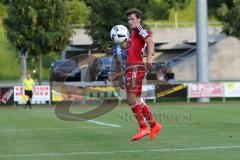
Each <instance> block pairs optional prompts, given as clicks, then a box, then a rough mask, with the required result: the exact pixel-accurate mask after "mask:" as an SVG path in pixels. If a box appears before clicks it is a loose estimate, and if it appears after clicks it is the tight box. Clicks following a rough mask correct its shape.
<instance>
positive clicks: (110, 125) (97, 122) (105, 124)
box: [62, 115, 121, 128]
mask: <svg viewBox="0 0 240 160" xmlns="http://www.w3.org/2000/svg"><path fill="white" fill-rule="evenodd" d="M62 116H64V117H67V118H72V119H75V120H82V119H81V118H78V117H73V116H68V115H62ZM85 121H86V122H91V123H95V124H99V125H102V126H109V127H114V128H118V127H121V126H119V125H116V124H111V123H104V122H99V121H94V120H85Z"/></svg>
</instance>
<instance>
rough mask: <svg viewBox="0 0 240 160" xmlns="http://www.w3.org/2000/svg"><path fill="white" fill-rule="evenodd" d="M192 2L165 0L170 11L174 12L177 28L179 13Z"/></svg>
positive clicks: (187, 0)
mask: <svg viewBox="0 0 240 160" xmlns="http://www.w3.org/2000/svg"><path fill="white" fill-rule="evenodd" d="M190 2H191V0H164V3H165V4H166V6H167V7H168V8H169V9H173V11H174V19H175V27H176V28H177V27H178V11H180V10H184V9H185V8H187V7H188V6H189V4H190Z"/></svg>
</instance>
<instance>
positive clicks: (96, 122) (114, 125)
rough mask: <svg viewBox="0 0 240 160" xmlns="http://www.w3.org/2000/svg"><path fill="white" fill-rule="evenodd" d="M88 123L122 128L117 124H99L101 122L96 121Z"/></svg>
mask: <svg viewBox="0 0 240 160" xmlns="http://www.w3.org/2000/svg"><path fill="white" fill-rule="evenodd" d="M87 122H91V123H95V124H99V125H103V126H109V127H116V128H118V127H121V126H119V125H116V124H110V123H104V122H99V121H94V120H87Z"/></svg>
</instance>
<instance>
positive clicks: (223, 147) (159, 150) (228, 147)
mask: <svg viewBox="0 0 240 160" xmlns="http://www.w3.org/2000/svg"><path fill="white" fill-rule="evenodd" d="M233 148H240V146H219V147H199V148H172V149H171V148H166V149H164V148H162V149H151V150H129V151H127V150H125V151H103V152H100V151H99V152H72V153H71V152H70V153H45V154H44V153H41V154H40V153H39V154H37V153H36V154H7V155H0V157H2V158H3V157H38V156H64V155H90V154H116V153H139V152H177V151H198V150H216V149H233Z"/></svg>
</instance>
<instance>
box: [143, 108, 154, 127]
mask: <svg viewBox="0 0 240 160" xmlns="http://www.w3.org/2000/svg"><path fill="white" fill-rule="evenodd" d="M141 105H142V106H141V107H142V113H143V115H144V117H145V118H146V119H147V121H148V123H149V125H150V126H151V128H152V127H153V126H155V124H156V122H155V121H154V118H153V116H152V113H151V111H150V109H149V107H148V106H147V105H146V104H144V103H142V104H141Z"/></svg>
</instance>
